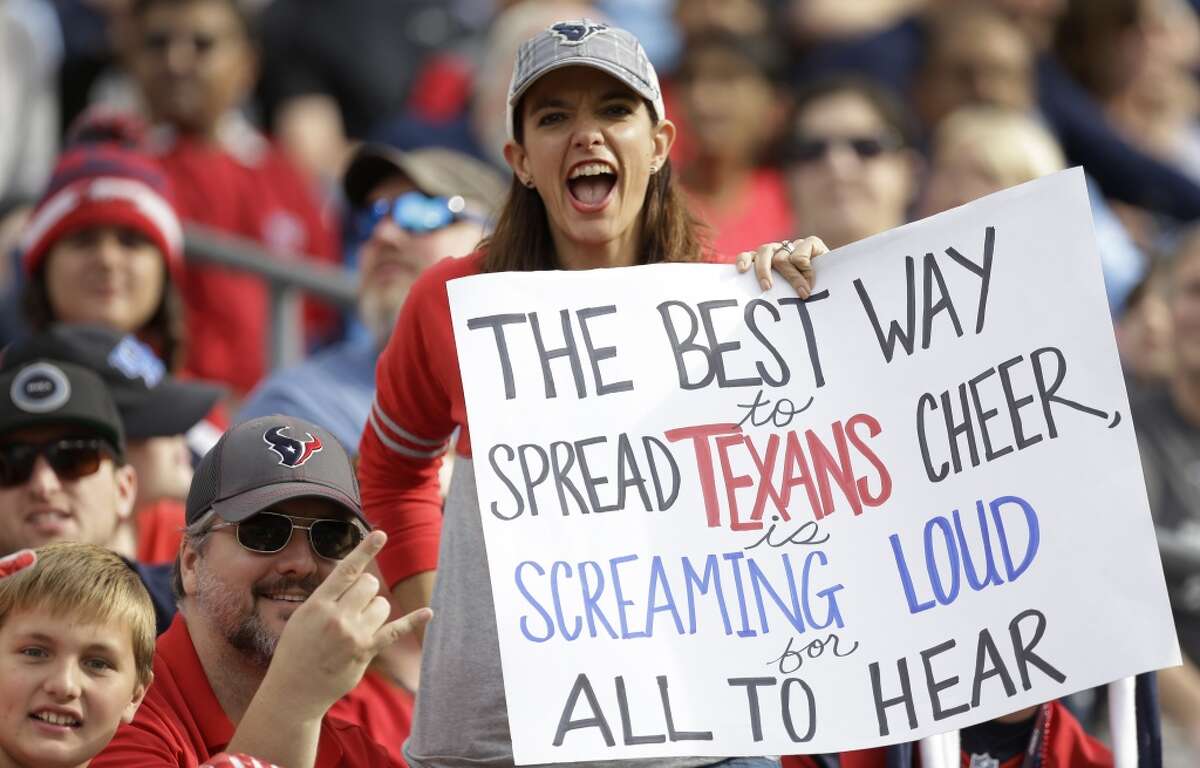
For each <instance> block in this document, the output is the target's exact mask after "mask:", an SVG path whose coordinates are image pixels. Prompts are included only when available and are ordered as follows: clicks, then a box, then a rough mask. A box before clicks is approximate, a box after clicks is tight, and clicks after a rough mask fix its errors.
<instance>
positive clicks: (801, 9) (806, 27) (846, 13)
mask: <svg viewBox="0 0 1200 768" xmlns="http://www.w3.org/2000/svg"><path fill="white" fill-rule="evenodd" d="M783 4H784V5H785V6H786V11H785V17H786V20H787V26H788V27H789V28H790V30H791V33H792V35H793V36H794V37H795V38H796V39H797V40H802V41H821V40H839V39H845V38H855V37H863V36H866V35H869V34H872V33H875V32H879V31H881V30H884V29H887V28H888V27H890V26H892V25H893V24H895V23H897V22H899V21H901V20H903V19H904V17H906V16H908V15H909V14H911V13H914V12H916V11H919V10H921V9H922V8H923V7H924V6H925V5H926V4H927V0H857V1H856V2H852V3H848V2H846V1H845V0H785V2H784V3H783Z"/></svg>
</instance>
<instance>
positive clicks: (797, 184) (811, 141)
mask: <svg viewBox="0 0 1200 768" xmlns="http://www.w3.org/2000/svg"><path fill="white" fill-rule="evenodd" d="M914 133H915V132H914V129H913V127H912V119H911V117H910V116H909V115H908V113H907V112H906V110H905V109H904V106H903V105H902V104H901V103H900V102H899V101H897V100H896V99H895V98H894V97H893V96H892V95H891V94H889V93H888V92H887V91H884V90H883V89H882V88H880V87H878V86H876V85H874V84H873V83H871V82H869V81H866V80H862V79H859V78H854V77H841V78H830V79H826V80H823V81H819V82H817V83H814V84H813V85H812V86H810V87H809V88H808V89H807V90H806V91H804V92H802V93H801V94H800V95H799V96H798V97H797V101H796V110H795V116H794V118H793V119H792V121H791V126H790V133H789V135H788V137H787V142H788V150H787V155H788V161H787V177H788V188H789V191H790V193H791V199H792V211H793V213H794V215H795V218H796V221H795V224H796V227H795V229H796V231H799V232H819V233H820V235H821V238H822V239H823V240H824V241H825V243H826V244H827V245H828V246H829V247H830V248H840V247H841V246H843V245H846V244H848V243H852V242H854V241H856V240H861V239H862V238H864V237H869V236H871V235H874V234H878V233H879V232H883V231H884V230H887V229H891V228H892V227H897V226H900V225H901V224H903V223H904V222H905V221H907V220H908V207H909V205H911V203H912V201H913V197H914V195H915V194H916V188H917V175H918V168H919V165H920V159H919V156H918V155H917V153H916V151H915V150H914V149H912V142H913V136H914Z"/></svg>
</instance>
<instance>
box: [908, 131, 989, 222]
mask: <svg viewBox="0 0 1200 768" xmlns="http://www.w3.org/2000/svg"><path fill="white" fill-rule="evenodd" d="M985 157H986V153H985V151H984V149H983V148H982V147H980V146H979V142H978V140H977V139H974V138H972V137H971V136H958V137H955V138H953V139H951V140H943V141H939V142H938V143H937V145H936V149H935V151H934V155H933V160H932V163H931V166H930V173H929V183H928V186H927V188H926V190H925V197H924V199H923V200H922V201H921V215H922V216H932V215H933V214H935V213H941V212H942V211H945V210H949V209H950V208H954V207H956V206H959V205H964V204H966V203H969V202H971V201H972V200H977V199H978V198H981V197H983V196H984V195H990V194H991V193H993V192H997V191H999V190H1001V189H1004V188H1005V187H1007V186H1009V184H1008V183H1006V180H1005V179H1003V178H1001V177H1000V175H999V174H998V173H997V172H996V170H995V169H994V168H993V167H992V166H991V165H990V164H989V163H988V162H986V160H985V159H984V158H985Z"/></svg>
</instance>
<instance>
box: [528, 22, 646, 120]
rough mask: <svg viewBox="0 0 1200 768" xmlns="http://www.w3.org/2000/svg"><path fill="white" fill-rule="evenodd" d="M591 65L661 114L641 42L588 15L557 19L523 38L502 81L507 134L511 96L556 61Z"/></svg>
mask: <svg viewBox="0 0 1200 768" xmlns="http://www.w3.org/2000/svg"><path fill="white" fill-rule="evenodd" d="M573 66H576V67H592V68H593V69H599V70H600V71H602V72H607V73H608V74H610V75H612V76H613V77H615V78H616V79H618V80H620V81H621V82H622V83H624V84H625V85H628V86H629V87H630V88H632V89H633V90H634V92H635V93H637V94H638V95H639V96H641V97H642V98H644V99H646V100H647V101H649V102H650V103H651V104H653V105H654V112H655V115H656V116H657V117H658V119H659V120H662V119H663V118H664V117H666V116H667V111H666V107H665V106H664V104H663V97H662V88H660V87H659V85H658V74H657V73H655V71H654V65H652V64H651V63H650V58H649V57H648V56H646V51H645V50H644V49H643V48H642V44H641V43H640V42H638V39H637V38H636V37H634V36H633V35H632V34H631V33H629V32H627V31H625V30H623V29H621V28H619V27H613V26H610V25H608V24H604V23H601V22H597V21H592V20H591V19H580V20H578V21H560V22H557V23H555V24H551V25H550V26H549V27H548V28H547V29H546V30H545V31H543V32H539V33H538V34H537V35H535V36H534V37H532V38H530V39H529V40H526V41H525V42H524V43H522V44H521V47H520V48H519V49H518V50H517V64H516V66H515V67H514V68H513V76H512V82H511V83H509V86H508V117H507V119H506V122H507V124H508V125H507V128H508V138H510V139H512V138H514V131H515V130H516V118H517V115H516V114H515V112H516V108H517V102H518V101H520V100H521V97H522V96H524V95H525V92H526V91H528V90H529V87H530V86H531V85H533V84H534V83H535V82H537V80H538V78H540V77H541V76H542V75H544V74H546V73H547V72H552V71H554V70H556V69H561V68H562V67H573Z"/></svg>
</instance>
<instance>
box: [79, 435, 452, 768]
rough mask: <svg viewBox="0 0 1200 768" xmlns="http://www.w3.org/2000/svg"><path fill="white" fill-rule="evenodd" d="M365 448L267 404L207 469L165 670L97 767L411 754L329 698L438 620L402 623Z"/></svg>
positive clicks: (296, 763)
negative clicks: (383, 592) (221, 757)
mask: <svg viewBox="0 0 1200 768" xmlns="http://www.w3.org/2000/svg"><path fill="white" fill-rule="evenodd" d="M369 530H370V529H369V526H368V524H367V522H366V519H365V518H364V517H363V513H362V507H361V505H360V502H359V495H358V483H357V481H356V480H355V476H354V470H353V467H352V465H351V463H350V459H349V457H348V456H347V455H346V452H345V450H344V449H343V448H342V446H341V445H340V444H339V443H338V441H337V440H336V439H335V438H334V437H333V436H332V435H331V434H330V433H329V432H328V431H326V430H324V429H322V428H320V427H318V426H316V425H314V424H312V423H310V422H307V421H304V420H302V419H296V418H291V417H285V416H267V417H263V418H259V419H253V420H251V421H248V422H243V423H242V424H239V425H238V426H236V427H234V428H232V429H230V430H229V431H228V432H227V433H226V434H225V435H224V436H223V437H222V438H221V440H220V441H219V442H218V443H217V445H216V446H215V447H214V448H213V449H212V450H211V451H210V452H209V453H208V454H206V455H205V457H204V458H203V459H202V460H201V462H200V465H199V466H198V467H197V469H196V475H195V478H194V479H193V481H192V487H191V491H190V492H189V494H188V501H187V530H186V531H185V533H184V540H183V544H182V546H181V547H180V554H179V559H178V560H177V562H176V578H175V591H176V595H177V597H178V599H179V615H178V616H177V617H176V619H175V621H174V622H173V623H172V625H171V628H170V629H168V630H167V632H166V633H165V634H163V635H162V636H161V637H160V638H159V642H158V649H157V651H156V652H155V658H154V674H155V678H154V683H153V684H152V685H151V686H150V689H149V691H148V692H147V694H146V698H145V700H144V701H143V703H142V707H141V708H140V709H139V710H138V714H137V716H136V717H135V718H134V720H133V722H132V723H130V724H129V725H124V726H121V728H119V729H118V731H117V733H116V736H114V738H113V740H112V742H111V743H110V744H109V746H108V747H107V748H106V749H105V750H104V751H103V752H102V753H101V754H100V755H99V756H98V757H97V758H96V759H95V760H94V761H93V762H92V766H93V768H105V767H106V766H121V768H130V767H134V768H137V767H139V766H146V767H149V766H155V767H156V768H160V767H162V766H175V765H178V766H181V768H182V766H193V765H197V764H199V763H202V762H204V761H205V760H208V759H210V758H212V757H213V756H214V755H217V754H219V753H220V752H245V753H249V754H253V755H255V756H257V757H259V758H261V759H265V760H269V761H271V762H274V763H277V764H279V765H286V766H289V767H295V768H300V767H302V766H317V768H333V767H334V766H344V767H353V766H372V767H374V766H392V765H399V764H400V763H398V762H396V761H395V760H393V758H391V757H390V756H389V755H388V754H387V752H386V750H385V749H384V747H383V746H381V745H380V744H378V743H376V742H375V741H374V740H373V739H372V738H371V737H370V736H369V735H368V734H367V732H366V731H365V730H364V729H362V728H360V727H359V726H357V725H353V724H351V723H349V722H347V721H345V720H343V719H340V718H338V717H336V716H334V715H330V714H328V712H329V709H330V707H331V706H333V704H334V703H335V702H337V701H338V699H340V698H342V697H343V696H344V695H346V694H347V692H349V691H350V690H351V689H352V688H354V687H355V686H356V685H357V684H358V682H359V680H360V679H361V678H362V676H363V673H364V671H365V669H366V667H367V665H368V663H369V662H370V661H371V660H372V659H373V658H374V656H375V655H376V654H377V653H379V652H380V651H382V650H384V649H385V648H386V647H388V646H390V645H391V644H392V643H393V642H395V641H396V640H398V639H399V638H400V637H402V636H404V635H406V634H409V633H410V632H411V631H412V630H413V629H414V628H415V627H416V626H418V625H420V624H422V623H424V621H425V620H427V618H428V615H429V614H428V612H420V613H418V614H414V615H410V616H407V617H405V618H403V619H400V620H398V621H396V622H391V623H388V622H387V619H388V614H389V612H390V604H389V603H388V601H387V599H386V598H385V597H382V596H380V595H379V581H378V580H377V579H376V578H375V577H374V576H372V575H370V574H369V573H366V568H367V566H368V564H369V562H370V560H371V558H372V557H373V556H374V555H375V553H376V552H378V551H379V549H380V548H381V547H382V545H383V541H384V540H385V538H386V537H384V536H383V535H382V534H381V533H370V534H369Z"/></svg>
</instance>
